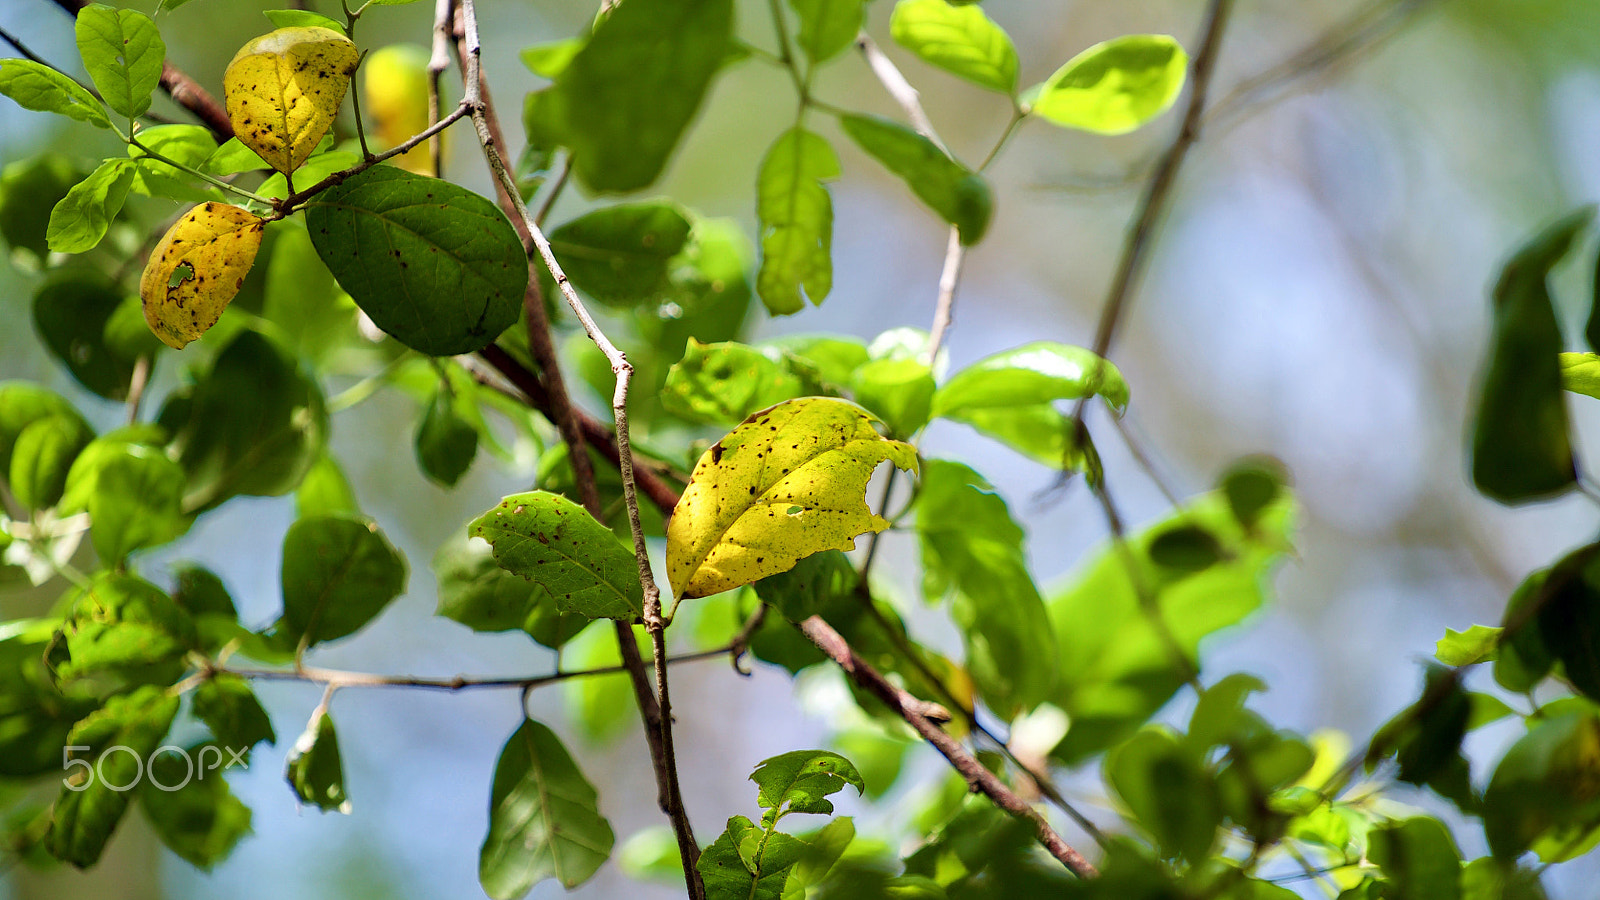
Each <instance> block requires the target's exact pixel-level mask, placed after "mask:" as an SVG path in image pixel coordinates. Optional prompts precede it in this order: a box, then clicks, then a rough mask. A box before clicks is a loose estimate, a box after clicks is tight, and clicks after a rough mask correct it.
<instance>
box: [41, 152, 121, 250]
mask: <svg viewBox="0 0 1600 900" xmlns="http://www.w3.org/2000/svg"><path fill="white" fill-rule="evenodd" d="M137 167H138V164H137V163H135V162H134V161H133V160H131V159H108V160H106V161H105V162H103V163H101V164H100V167H99V168H97V169H95V170H94V171H93V172H91V173H89V177H87V178H85V179H84V180H82V181H80V182H78V183H77V184H75V185H73V186H72V190H70V191H67V195H66V196H65V197H63V198H61V202H60V203H57V204H56V205H55V209H53V210H51V212H50V226H49V228H48V229H46V231H45V239H46V241H47V242H48V243H49V245H50V249H51V250H54V251H56V252H57V253H83V252H84V251H86V250H92V249H94V248H95V246H96V245H97V244H99V243H100V240H101V239H102V238H104V237H105V236H106V229H108V228H110V227H111V220H112V219H115V218H116V217H117V213H119V212H121V211H122V204H123V202H124V201H125V200H127V199H128V188H129V187H131V186H132V185H133V176H134V172H135V170H136V169H137Z"/></svg>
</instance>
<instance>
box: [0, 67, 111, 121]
mask: <svg viewBox="0 0 1600 900" xmlns="http://www.w3.org/2000/svg"><path fill="white" fill-rule="evenodd" d="M0 94H4V95H6V96H7V97H10V98H11V99H12V100H15V101H17V105H18V106H20V107H22V108H23V109H31V110H33V111H34V112H52V113H60V114H61V115H63V116H66V117H67V118H69V119H76V120H77V121H79V122H88V123H89V124H90V125H96V126H99V127H100V128H110V127H111V119H110V117H108V116H107V115H106V109H105V107H104V106H101V105H100V101H99V100H96V99H95V98H94V95H93V94H91V93H89V92H88V90H86V89H85V88H84V87H83V85H81V84H79V83H77V82H76V81H73V80H72V79H71V78H68V77H67V76H65V75H63V74H61V73H60V72H57V71H56V70H55V69H52V68H50V67H49V66H46V65H43V64H41V63H36V62H32V61H31V60H26V59H0Z"/></svg>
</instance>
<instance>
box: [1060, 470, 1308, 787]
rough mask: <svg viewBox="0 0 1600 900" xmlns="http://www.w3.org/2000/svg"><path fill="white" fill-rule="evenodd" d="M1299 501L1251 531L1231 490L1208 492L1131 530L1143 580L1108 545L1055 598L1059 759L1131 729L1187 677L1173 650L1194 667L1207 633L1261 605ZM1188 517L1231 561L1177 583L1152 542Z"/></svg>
mask: <svg viewBox="0 0 1600 900" xmlns="http://www.w3.org/2000/svg"><path fill="white" fill-rule="evenodd" d="M1293 508H1294V504H1293V500H1292V498H1291V497H1290V496H1289V495H1288V494H1287V493H1285V494H1283V495H1282V496H1280V497H1279V498H1278V499H1277V500H1276V501H1274V503H1273V504H1272V506H1271V507H1269V508H1268V509H1267V510H1265V511H1263V513H1262V515H1261V518H1260V521H1259V522H1258V524H1257V527H1256V528H1255V529H1253V530H1251V531H1250V532H1245V531H1244V529H1243V528H1241V527H1240V525H1239V523H1238V522H1237V521H1235V519H1234V517H1233V513H1232V510H1231V509H1230V507H1229V506H1228V503H1227V500H1226V498H1225V497H1223V496H1221V495H1220V494H1208V495H1204V496H1202V497H1200V498H1198V499H1196V500H1195V501H1194V502H1192V503H1191V504H1190V505H1189V506H1187V507H1185V508H1184V509H1182V510H1180V511H1179V512H1177V513H1176V514H1175V515H1173V516H1172V517H1170V518H1169V519H1167V520H1166V521H1164V522H1161V523H1157V524H1156V525H1153V526H1151V527H1149V528H1146V529H1143V530H1141V531H1137V532H1131V533H1130V534H1129V536H1128V543H1127V548H1128V551H1129V553H1130V555H1131V556H1132V559H1133V562H1134V564H1135V565H1134V571H1135V572H1136V573H1137V575H1136V577H1137V578H1138V579H1139V581H1138V584H1137V585H1136V584H1135V582H1133V581H1132V580H1131V579H1130V574H1129V567H1128V565H1127V561H1126V560H1125V558H1124V557H1123V555H1122V554H1120V553H1118V552H1117V551H1116V550H1115V549H1114V548H1112V547H1105V548H1103V549H1101V550H1100V551H1098V552H1096V553H1094V554H1091V555H1090V557H1089V560H1090V561H1089V562H1088V563H1086V564H1085V565H1084V566H1083V567H1082V568H1080V569H1079V571H1078V572H1077V573H1076V574H1075V575H1073V576H1071V578H1070V579H1069V580H1068V581H1067V583H1066V586H1065V587H1064V588H1063V589H1061V590H1058V591H1057V592H1056V593H1054V594H1053V595H1052V596H1051V597H1050V599H1049V601H1048V603H1047V607H1048V609H1049V612H1050V618H1051V621H1052V622H1053V624H1054V627H1055V632H1056V641H1057V645H1058V647H1059V657H1058V658H1059V663H1058V668H1059V673H1060V674H1059V679H1060V680H1059V682H1058V684H1059V685H1060V686H1061V689H1060V691H1059V692H1058V697H1057V699H1056V700H1055V701H1054V702H1055V704H1056V705H1057V706H1059V707H1061V709H1062V710H1063V711H1065V712H1066V713H1067V715H1068V716H1069V717H1070V718H1071V720H1072V727H1071V728H1070V729H1069V730H1068V732H1067V736H1066V738H1065V739H1064V740H1063V741H1062V743H1061V744H1060V745H1059V746H1058V747H1057V748H1056V750H1055V755H1056V756H1057V757H1058V758H1060V759H1061V760H1063V761H1065V762H1067V763H1069V764H1070V763H1074V762H1078V761H1081V760H1083V759H1086V758H1087V757H1089V756H1091V755H1093V754H1094V753H1096V752H1099V751H1100V750H1103V749H1105V748H1107V747H1109V746H1111V745H1112V744H1114V743H1116V742H1117V741H1118V740H1120V739H1121V738H1122V737H1123V736H1125V735H1127V734H1129V733H1131V732H1132V731H1133V730H1134V729H1135V728H1137V727H1138V725H1139V724H1140V723H1142V722H1143V721H1144V720H1145V719H1146V718H1148V717H1149V716H1150V715H1152V714H1154V713H1155V711H1156V710H1158V709H1160V708H1161V706H1162V705H1163V704H1165V703H1166V701H1167V699H1168V698H1170V697H1171V696H1172V694H1173V692H1174V691H1176V690H1177V689H1178V688H1179V687H1180V686H1181V685H1182V684H1183V673H1182V672H1181V671H1179V670H1178V669H1177V668H1176V667H1175V665H1174V651H1175V650H1176V651H1179V652H1181V653H1182V654H1183V655H1184V657H1186V658H1187V659H1188V660H1189V661H1190V664H1191V665H1194V664H1195V660H1196V655H1197V652H1198V648H1199V644H1200V641H1201V639H1202V638H1204V637H1205V636H1206V635H1209V634H1211V633H1213V632H1215V631H1218V630H1220V629H1222V628H1226V627H1227V626H1229V625H1233V624H1236V623H1238V622H1239V621H1240V620H1241V619H1243V618H1244V617H1245V616H1247V615H1249V614H1250V613H1252V612H1254V611H1255V610H1256V609H1258V608H1259V607H1260V606H1261V603H1262V590H1263V582H1264V579H1265V576H1266V574H1267V572H1268V571H1270V569H1271V567H1272V564H1273V563H1274V562H1275V561H1276V560H1277V559H1278V558H1279V557H1280V556H1281V555H1282V554H1283V553H1284V552H1285V551H1286V550H1287V549H1288V534H1289V529H1290V527H1291V523H1292V520H1293ZM1182 524H1190V525H1198V526H1201V527H1204V528H1206V529H1207V530H1209V531H1210V532H1211V533H1212V535H1214V536H1215V537H1216V538H1217V540H1218V541H1219V542H1220V543H1221V544H1222V546H1223V548H1224V550H1225V551H1226V553H1227V556H1228V559H1227V561H1225V562H1222V563H1219V564H1217V565H1214V566H1212V567H1210V568H1208V569H1206V570H1205V571H1203V572H1199V573H1196V574H1193V575H1189V576H1187V577H1184V578H1181V579H1178V580H1170V576H1167V575H1164V574H1163V571H1162V570H1161V569H1159V568H1158V567H1157V566H1156V565H1155V564H1154V563H1153V562H1151V561H1150V559H1149V546H1150V542H1151V540H1152V539H1153V538H1154V536H1155V535H1157V534H1160V533H1162V532H1163V531H1166V530H1168V529H1170V528H1171V527H1172V526H1174V525H1182ZM1141 591H1143V592H1144V593H1145V594H1146V595H1147V596H1148V597H1150V599H1151V600H1152V601H1153V603H1154V607H1155V609H1157V610H1159V611H1160V615H1161V621H1162V626H1160V627H1158V626H1157V625H1155V624H1154V623H1153V622H1152V621H1151V617H1150V613H1149V612H1148V611H1147V610H1146V609H1145V608H1144V604H1143V603H1142V602H1141V599H1140V594H1141Z"/></svg>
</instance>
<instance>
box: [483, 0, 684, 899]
mask: <svg viewBox="0 0 1600 900" xmlns="http://www.w3.org/2000/svg"><path fill="white" fill-rule="evenodd" d="M460 12H461V17H460V18H461V25H462V34H461V39H460V42H459V44H458V46H459V48H460V52H461V55H462V57H463V58H464V60H465V66H464V69H465V71H464V78H465V81H466V84H465V87H464V90H465V94H466V96H465V97H464V98H463V100H462V102H463V104H465V105H468V106H470V108H471V110H472V120H473V124H474V125H475V126H476V127H477V132H478V143H479V144H480V145H481V146H482V148H483V154H484V157H485V159H486V160H487V161H488V163H489V168H490V170H491V171H492V173H493V175H494V179H495V182H496V184H497V185H498V189H499V191H500V193H501V195H502V196H503V197H504V198H505V199H507V200H509V201H510V203H511V205H512V207H513V208H514V210H515V211H516V214H517V216H516V217H517V218H519V219H521V220H522V224H523V226H524V230H525V231H526V233H527V235H528V237H529V239H531V240H532V242H533V244H534V247H535V248H537V250H538V251H539V255H540V256H541V257H542V258H543V260H544V264H545V266H546V268H548V269H549V270H550V275H551V277H552V278H554V279H555V283H556V287H557V289H558V290H560V291H561V293H562V295H563V296H564V297H565V298H566V301H567V305H568V306H570V307H571V308H572V311H573V314H574V315H576V316H577V317H578V321H579V322H581V323H582V324H583V327H584V330H585V331H586V332H587V333H588V335H589V338H590V340H592V341H594V343H595V346H597V347H599V348H600V350H601V352H602V353H604V354H605V355H606V358H607V359H608V360H610V362H611V371H612V374H613V375H615V376H616V390H615V391H614V393H613V395H612V401H611V409H612V413H613V415H614V417H615V421H616V426H617V431H616V439H617V456H618V471H619V472H620V473H621V476H622V495H623V501H624V503H625V504H626V505H627V511H628V530H629V532H630V533H631V535H632V537H633V548H634V556H635V561H636V562H637V564H638V570H639V582H640V585H641V586H642V588H643V593H644V604H643V612H644V616H643V618H644V624H645V629H646V630H647V631H648V632H649V633H650V640H651V644H652V647H653V649H654V653H653V656H654V657H655V674H656V686H655V687H656V697H655V700H656V704H657V722H656V726H657V731H656V736H655V737H656V739H655V741H654V742H653V743H652V750H654V751H656V752H655V753H654V754H653V755H654V756H655V757H656V759H655V762H656V766H657V774H658V776H660V777H659V779H658V785H659V787H660V788H661V792H662V794H663V797H662V798H661V799H662V800H663V806H664V808H665V809H666V812H667V815H668V817H669V818H670V819H671V820H672V825H673V831H674V833H675V834H676V836H677V840H678V851H679V854H680V855H681V857H682V859H683V867H684V881H685V884H686V886H687V887H688V890H689V896H690V898H691V900H703V898H704V896H705V887H704V885H702V884H701V881H700V874H699V872H698V871H697V870H696V868H695V863H696V862H697V861H698V859H699V856H700V847H699V845H698V844H697V843H695V840H694V833H693V830H692V828H691V826H690V823H689V817H688V813H687V812H686V811H685V809H684V806H683V796H682V790H681V788H680V787H679V784H678V772H677V764H676V758H675V757H676V752H675V749H674V746H673V739H672V706H671V699H670V694H669V693H668V689H667V667H666V636H665V628H666V624H665V622H664V621H663V620H662V617H661V590H660V588H659V587H658V586H657V585H656V582H655V575H654V573H653V572H652V571H651V568H650V556H649V552H648V550H647V549H646V547H645V540H644V529H643V527H642V526H641V524H640V521H639V500H638V495H637V487H636V485H635V480H634V472H633V449H632V447H631V444H630V437H629V432H628V388H629V386H630V383H631V381H632V378H633V365H632V364H631V363H629V362H628V358H627V356H626V355H624V354H623V353H622V351H620V350H618V349H617V348H616V346H615V345H614V344H612V343H611V341H610V340H609V339H608V338H607V337H606V336H605V334H604V332H602V331H601V330H600V328H599V326H598V325H596V324H595V322H594V318H593V317H592V316H590V315H589V311H588V309H586V308H585V307H584V305H583V301H582V300H581V299H579V297H578V294H577V292H576V291H574V290H573V288H572V285H571V284H570V283H569V282H568V280H567V276H566V273H564V272H563V271H562V270H561V264H560V263H559V262H558V261H557V260H556V258H555V254H554V252H552V250H551V249H550V242H549V240H547V239H546V238H545V236H544V232H543V231H542V230H541V229H540V228H539V224H538V223H537V222H535V221H534V219H533V216H532V214H530V213H529V211H528V207H527V204H525V203H523V201H522V194H521V192H520V191H519V190H518V189H517V183H516V180H515V179H514V178H513V177H512V176H511V173H510V171H509V170H508V169H507V167H506V164H505V160H504V158H503V157H502V156H501V153H500V147H501V145H502V143H503V139H502V138H501V137H500V136H499V135H497V134H496V133H494V131H492V130H491V129H490V127H489V121H488V119H487V116H486V105H487V104H486V102H485V100H484V90H483V87H484V86H483V76H482V65H481V54H482V45H481V43H480V41H479V35H478V20H477V12H476V9H475V6H474V0H461V4H460ZM572 449H573V450H574V455H582V454H585V453H586V452H587V450H586V448H585V447H584V446H582V445H581V444H580V445H579V446H577V447H574V448H572ZM628 637H629V640H631V634H630V635H629V636H628ZM620 638H621V629H620V628H619V639H620ZM622 643H623V644H626V643H628V641H627V640H623V641H622ZM625 661H626V660H625ZM647 724H648V723H647Z"/></svg>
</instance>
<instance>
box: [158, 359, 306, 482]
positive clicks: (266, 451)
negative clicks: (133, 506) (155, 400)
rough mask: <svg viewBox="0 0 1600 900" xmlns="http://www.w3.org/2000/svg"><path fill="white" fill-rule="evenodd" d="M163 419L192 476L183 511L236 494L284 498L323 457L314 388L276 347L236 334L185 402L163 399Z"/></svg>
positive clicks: (179, 398)
mask: <svg viewBox="0 0 1600 900" xmlns="http://www.w3.org/2000/svg"><path fill="white" fill-rule="evenodd" d="M160 421H161V423H162V424H163V425H165V426H167V427H168V428H170V429H171V430H172V432H173V440H172V446H173V448H174V449H175V450H176V451H177V453H178V462H179V463H180V464H181V465H182V466H183V468H184V471H185V472H187V473H188V474H189V494H188V495H187V496H186V497H185V498H184V506H185V508H186V509H209V508H211V507H213V506H216V505H217V504H219V503H222V502H223V501H224V500H226V499H228V498H229V497H231V496H233V495H235V494H247V495H253V496H265V497H272V496H277V495H279V494H286V493H288V492H290V491H292V490H294V489H295V488H296V487H298V486H299V484H300V479H301V478H303V477H304V476H305V473H306V472H307V471H308V470H309V469H310V468H311V466H312V465H313V464H314V463H315V462H316V461H317V459H318V458H319V457H320V456H321V455H322V452H323V448H324V447H325V446H326V443H327V434H328V414H327V410H326V408H325V407H324V405H323V400H322V393H321V391H320V390H318V388H317V385H316V382H315V381H313V380H312V379H311V378H310V377H308V376H307V375H306V373H305V372H304V371H302V370H301V368H300V364H299V361H298V360H297V359H296V358H295V357H294V356H293V355H291V354H290V353H289V352H287V351H286V350H285V349H284V348H283V347H282V346H281V345H279V344H278V343H277V342H275V341H273V340H271V339H269V338H267V337H265V336H263V335H261V334H259V333H257V332H254V331H243V332H240V334H239V336H238V337H236V338H234V339H233V340H232V341H231V342H229V343H228V345H227V346H225V347H223V348H222V351H221V352H220V353H218V354H217V357H216V361H215V362H214V363H213V364H212V366H211V371H210V372H208V373H207V374H206V375H205V376H204V377H202V378H201V379H200V381H199V383H198V384H196V385H195V386H194V389H193V391H192V392H191V393H190V394H189V395H188V396H187V397H184V396H183V395H181V394H180V395H177V396H174V397H171V398H169V399H168V401H167V404H166V406H165V407H163V408H162V410H161V415H160Z"/></svg>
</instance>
